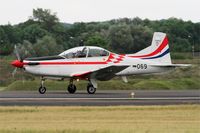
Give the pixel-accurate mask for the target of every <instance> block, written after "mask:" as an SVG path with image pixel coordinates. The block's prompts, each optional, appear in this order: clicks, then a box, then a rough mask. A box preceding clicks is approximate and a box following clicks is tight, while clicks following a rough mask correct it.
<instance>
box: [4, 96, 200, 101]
mask: <svg viewBox="0 0 200 133" xmlns="http://www.w3.org/2000/svg"><path fill="white" fill-rule="evenodd" d="M13 100H200V97H163V98H162V97H159V98H151V97H150V98H0V101H13Z"/></svg>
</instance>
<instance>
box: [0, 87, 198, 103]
mask: <svg viewBox="0 0 200 133" xmlns="http://www.w3.org/2000/svg"><path fill="white" fill-rule="evenodd" d="M176 104H200V90H180V91H174V90H173V91H172V90H170V91H169V90H167V91H166V90H150V91H139V90H124V91H117V90H105V91H100V90H98V91H97V92H96V94H92V95H91V94H87V93H86V91H78V92H77V93H76V94H69V93H66V92H64V91H47V92H46V93H45V94H39V93H38V92H36V91H2V92H0V106H11V105H15V106H112V105H176Z"/></svg>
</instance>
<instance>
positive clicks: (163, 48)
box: [129, 32, 171, 64]
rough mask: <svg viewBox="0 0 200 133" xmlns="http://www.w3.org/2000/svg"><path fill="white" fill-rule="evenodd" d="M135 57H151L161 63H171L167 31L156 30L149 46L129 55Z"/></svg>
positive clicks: (150, 58)
mask: <svg viewBox="0 0 200 133" xmlns="http://www.w3.org/2000/svg"><path fill="white" fill-rule="evenodd" d="M129 57H133V58H141V59H149V60H152V61H155V62H159V63H166V64H171V57H170V53H169V45H168V38H167V36H166V34H165V33H161V32H155V33H154V35H153V39H152V43H151V45H150V46H149V47H147V48H145V49H143V50H141V51H139V52H137V53H135V54H132V55H129Z"/></svg>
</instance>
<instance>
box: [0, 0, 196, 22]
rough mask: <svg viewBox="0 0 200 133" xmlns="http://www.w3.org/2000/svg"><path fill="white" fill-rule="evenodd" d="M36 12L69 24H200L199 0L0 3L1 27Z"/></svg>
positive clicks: (24, 0)
mask: <svg viewBox="0 0 200 133" xmlns="http://www.w3.org/2000/svg"><path fill="white" fill-rule="evenodd" d="M36 8H43V9H50V10H51V11H52V12H55V13H57V16H58V18H59V19H60V21H61V22H66V23H74V22H91V21H105V20H111V19H118V18H125V17H127V18H134V17H140V18H142V19H145V18H148V19H150V20H160V19H167V18H170V17H176V18H181V19H183V20H185V21H188V20H191V21H192V22H200V1H199V0H0V25H2V24H8V23H10V24H18V23H20V22H24V21H26V20H28V18H29V17H30V16H32V11H33V9H36Z"/></svg>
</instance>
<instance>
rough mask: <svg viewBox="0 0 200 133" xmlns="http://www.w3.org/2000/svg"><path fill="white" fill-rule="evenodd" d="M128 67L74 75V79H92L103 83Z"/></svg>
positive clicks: (112, 67)
mask: <svg viewBox="0 0 200 133" xmlns="http://www.w3.org/2000/svg"><path fill="white" fill-rule="evenodd" d="M127 67H129V66H128V65H127V66H108V67H105V68H102V69H98V70H94V71H89V72H81V73H77V74H73V75H72V77H74V78H84V79H85V78H90V79H97V80H101V81H106V80H110V79H112V78H113V77H115V76H116V75H115V74H116V73H118V72H120V71H122V70H124V69H126V68H127Z"/></svg>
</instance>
